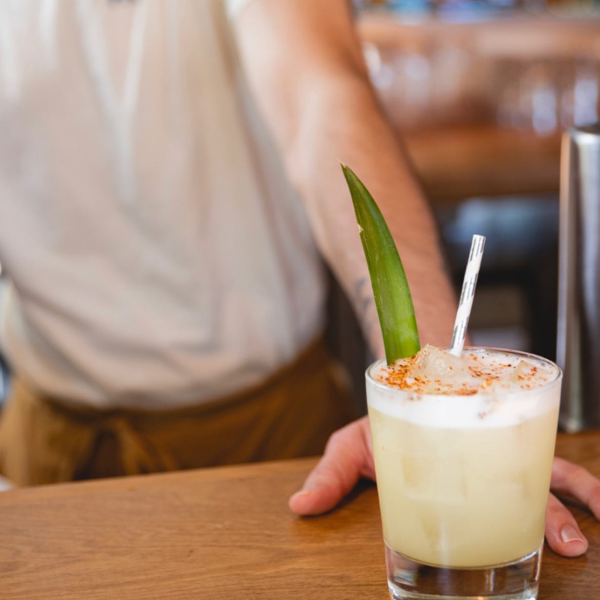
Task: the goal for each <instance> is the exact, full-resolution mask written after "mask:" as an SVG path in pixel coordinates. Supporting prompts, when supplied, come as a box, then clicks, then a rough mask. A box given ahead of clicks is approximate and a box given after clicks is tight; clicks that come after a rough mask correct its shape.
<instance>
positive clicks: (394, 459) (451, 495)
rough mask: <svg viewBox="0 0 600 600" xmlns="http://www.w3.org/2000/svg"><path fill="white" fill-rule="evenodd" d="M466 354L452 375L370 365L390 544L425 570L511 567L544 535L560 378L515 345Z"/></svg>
mask: <svg viewBox="0 0 600 600" xmlns="http://www.w3.org/2000/svg"><path fill="white" fill-rule="evenodd" d="M437 352H439V351H437ZM434 358H435V360H437V358H438V357H437V355H436V356H435V357H434ZM464 358H465V359H466V360H465V361H464V365H462V366H461V365H460V364H459V363H455V362H452V360H453V359H452V360H451V363H452V364H451V365H450V367H451V368H450V369H449V370H448V371H447V374H449V375H450V377H449V379H442V378H441V377H442V376H443V374H444V373H443V372H442V373H441V375H440V374H439V373H438V372H437V371H434V373H435V375H434V378H429V379H428V378H427V376H426V375H427V370H426V369H425V370H423V369H422V368H421V369H419V368H417V370H416V371H415V372H414V373H416V375H415V376H414V377H409V378H408V379H405V382H404V384H402V383H398V382H400V381H401V380H402V376H403V374H402V373H401V371H402V369H401V368H400V369H398V370H397V377H396V379H395V380H394V377H393V376H392V377H390V376H389V372H390V369H389V368H388V367H386V366H385V363H376V364H375V365H373V366H372V367H371V369H370V370H369V372H368V375H367V395H368V404H369V418H370V422H371V431H372V434H373V450H374V455H375V466H376V472H377V486H378V492H379V501H380V506H381V515H382V523H383V533H384V539H385V542H386V545H387V546H388V547H389V548H390V549H391V550H393V551H394V552H397V553H399V554H401V555H403V556H404V557H407V558H409V559H411V560H414V561H418V562H419V563H424V564H428V565H434V566H442V567H450V568H475V567H490V566H495V565H503V564H507V563H511V562H513V561H518V560H520V559H522V558H523V557H526V556H528V555H531V554H532V553H535V552H536V551H538V550H539V548H540V546H541V544H542V542H543V536H544V519H545V510H546V503H547V498H548V490H549V486H550V475H551V467H552V458H553V453H554V444H555V439H556V427H557V419H558V407H559V400H560V379H561V374H560V370H559V369H558V367H556V365H554V364H553V363H551V362H550V361H546V360H544V359H540V358H538V357H534V356H530V355H522V354H518V353H512V352H506V351H500V352H488V351H485V350H482V349H478V350H469V351H467V352H466V353H465V354H464ZM411 360H412V359H411ZM486 363H488V364H487V366H488V367H490V369H488V370H487V371H486ZM452 365H454V366H453V367H452ZM457 365H458V366H457ZM465 365H466V366H465ZM434 366H435V365H434ZM417 367H418V365H417ZM443 368H444V367H442V371H443ZM456 371H461V372H460V373H457V372H456ZM414 373H413V374H414ZM419 374H420V375H421V376H419ZM437 375H440V378H438V377H437ZM478 376H479V377H478ZM415 377H416V379H415ZM452 392H455V393H452Z"/></svg>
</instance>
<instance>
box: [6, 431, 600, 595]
mask: <svg viewBox="0 0 600 600" xmlns="http://www.w3.org/2000/svg"><path fill="white" fill-rule="evenodd" d="M557 454H559V455H560V456H564V457H565V458H568V459H571V460H574V461H577V462H579V463H581V464H584V465H585V466H586V467H588V468H589V469H590V470H591V471H592V472H593V473H595V474H596V475H600V433H598V432H593V433H585V434H578V435H572V436H565V435H561V436H559V442H558V449H557ZM314 462H315V461H314V459H308V460H299V461H288V462H279V463H266V464H257V465H249V466H239V467H237V466H236V467H226V468H219V469H206V470H202V471H187V472H180V473H173V474H166V475H151V476H146V477H135V478H127V479H111V480H103V481H96V482H86V483H74V484H66V485H56V486H45V487H38V488H29V489H20V490H15V491H9V492H5V493H1V494H0V540H1V541H0V598H1V599H2V600H17V599H28V600H29V599H38V598H39V599H52V600H63V599H73V600H75V599H77V600H80V599H86V600H93V599H105V598H106V599H109V598H110V599H118V600H149V599H161V600H162V599H168V600H178V599H181V600H183V599H185V600H189V599H203V600H204V599H206V600H221V599H222V600H225V599H227V600H230V599H231V598H250V599H253V600H269V599H278V600H280V599H283V598H285V599H286V600H296V599H298V600H299V599H310V600H319V599H323V600H338V599H339V600H342V599H343V600H348V599H349V598H361V599H364V600H369V599H379V600H383V599H385V598H387V587H386V582H385V568H384V557H383V544H382V538H381V526H380V521H379V512H378V506H377V492H376V489H375V487H374V486H372V485H370V484H364V485H362V486H360V487H359V489H357V490H356V491H355V493H354V494H353V495H352V497H351V498H349V499H348V500H347V501H345V502H344V503H343V505H342V506H341V507H340V508H338V509H337V510H335V511H333V512H331V513H330V514H328V515H324V516H321V517H314V518H308V519H301V518H297V517H295V516H294V515H292V514H291V513H290V512H289V509H288V508H287V499H288V497H289V495H290V494H292V493H293V492H294V491H296V490H297V489H298V488H299V486H300V485H301V483H302V481H303V480H304V477H305V476H306V474H307V473H308V471H309V469H310V467H311V466H312V465H313V464H314ZM573 510H574V512H575V514H576V517H577V519H578V521H579V523H580V525H581V527H582V529H583V531H584V533H585V534H586V536H587V537H588V539H589V540H590V549H589V550H588V553H587V555H586V556H584V557H581V558H577V559H565V558H560V557H558V556H556V555H555V554H554V553H553V552H552V551H551V550H549V549H548V548H546V550H545V552H544V560H543V572H542V585H541V591H540V596H539V598H540V600H559V599H560V600H565V599H568V600H590V599H593V598H600V524H599V523H597V522H596V521H595V520H594V519H593V517H592V516H591V515H590V514H588V513H587V512H585V511H583V510H581V509H578V508H574V509H573Z"/></svg>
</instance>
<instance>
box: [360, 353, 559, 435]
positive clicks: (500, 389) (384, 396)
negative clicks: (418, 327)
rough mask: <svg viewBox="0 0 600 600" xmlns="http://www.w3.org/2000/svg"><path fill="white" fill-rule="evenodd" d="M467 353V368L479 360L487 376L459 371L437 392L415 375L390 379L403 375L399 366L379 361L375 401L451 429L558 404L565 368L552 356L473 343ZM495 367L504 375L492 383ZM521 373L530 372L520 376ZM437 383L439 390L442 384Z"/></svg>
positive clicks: (504, 421)
mask: <svg viewBox="0 0 600 600" xmlns="http://www.w3.org/2000/svg"><path fill="white" fill-rule="evenodd" d="M463 357H464V360H465V364H466V367H467V369H469V367H471V368H473V365H476V366H477V369H480V370H481V371H482V372H483V376H482V377H479V378H477V377H476V378H472V377H469V376H467V377H463V376H462V375H459V376H458V377H457V378H456V379H455V380H454V381H451V384H450V385H449V386H448V385H447V384H446V386H445V390H444V392H442V394H440V393H438V394H437V395H436V392H435V391H433V390H431V391H430V392H429V393H423V391H422V389H421V390H419V388H422V387H423V386H422V385H420V382H415V380H414V379H412V378H411V377H410V375H409V376H408V377H407V378H406V380H407V381H408V382H409V383H408V385H404V387H403V388H402V387H401V386H400V385H398V384H397V383H394V381H393V377H392V378H391V379H392V383H389V381H390V374H392V375H393V374H396V375H397V373H398V371H397V370H395V367H393V366H392V367H388V366H387V365H386V364H385V361H380V362H378V363H376V364H375V365H373V366H372V367H371V369H370V371H369V375H370V376H369V377H367V400H368V403H369V406H371V407H373V408H375V409H376V410H378V411H380V412H382V413H384V414H387V415H389V416H392V417H396V418H398V419H401V420H404V421H408V422H411V423H414V424H418V425H423V426H428V427H441V428H447V429H472V428H478V429H479V428H492V427H511V426H514V425H518V424H519V423H523V422H525V421H527V420H529V419H533V418H535V417H537V416H540V415H542V414H544V413H546V412H548V411H550V410H555V409H556V408H557V407H558V405H559V402H560V377H559V375H560V370H559V369H558V367H556V366H555V365H553V364H552V363H551V362H549V361H545V360H542V359H537V358H535V357H532V356H527V357H524V356H522V355H519V354H513V353H510V352H503V351H488V350H485V349H475V350H474V349H469V350H468V351H466V352H465V354H463ZM400 364H402V363H400ZM486 369H487V370H486ZM477 372H478V373H479V371H477ZM490 372H491V373H494V374H499V375H500V377H498V379H497V380H495V381H494V382H493V383H492V384H491V385H486V384H487V383H488V382H489V379H487V378H486V373H487V374H489V373H490ZM520 373H526V374H528V376H527V377H523V376H520V375H519V374H520ZM436 381H437V380H436ZM473 381H478V382H479V387H478V388H477V391H476V392H475V391H474V389H473V388H472V387H471V388H470V391H469V392H467V393H468V394H469V395H465V389H466V388H467V387H468V386H473V385H474V384H473ZM421 383H422V382H421ZM432 385H433V386H434V388H433V389H434V390H435V385H436V384H435V383H433V384H432ZM452 386H454V387H455V390H454V391H455V392H456V393H453V391H452ZM430 387H431V386H430ZM442 387H444V386H442ZM461 391H463V394H460V392H461Z"/></svg>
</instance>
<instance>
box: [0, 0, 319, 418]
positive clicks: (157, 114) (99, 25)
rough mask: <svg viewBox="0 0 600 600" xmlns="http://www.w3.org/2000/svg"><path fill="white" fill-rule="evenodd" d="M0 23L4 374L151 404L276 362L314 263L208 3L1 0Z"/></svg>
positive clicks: (182, 397) (101, 400) (311, 320)
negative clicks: (6, 284) (8, 284)
mask: <svg viewBox="0 0 600 600" xmlns="http://www.w3.org/2000/svg"><path fill="white" fill-rule="evenodd" d="M242 4H243V2H242V3H241V4H240V3H239V2H235V0H233V1H232V2H231V7H232V9H235V8H237V9H240V8H241V5H242ZM234 5H237V6H234ZM0 22H1V23H2V27H1V28H0V48H1V49H2V50H1V55H2V60H0V262H1V263H2V265H3V267H4V270H5V272H6V273H7V275H8V276H9V278H10V279H11V281H12V282H13V286H12V290H11V292H10V293H9V298H8V301H7V303H6V307H5V310H4V314H3V315H2V321H1V327H0V333H1V336H0V339H1V341H2V349H3V351H4V352H5V353H6V355H7V356H8V358H9V361H10V363H11V364H12V366H13V368H14V369H15V370H16V372H17V373H19V374H21V375H22V376H23V377H25V378H26V379H27V380H28V381H30V382H31V383H32V384H34V385H35V386H36V387H37V388H39V389H40V390H42V391H43V392H45V393H47V394H50V395H52V396H55V397H58V398H63V399H65V400H67V401H72V402H83V403H86V404H89V405H93V406H97V407H104V408H109V407H145V408H150V409H153V408H162V407H175V406H184V405H188V404H190V403H196V402H199V401H200V402H203V401H211V400H214V399H217V398H219V397H222V396H225V395H229V394H231V393H234V392H236V391H239V390H241V389H244V388H247V387H249V386H253V385H255V384H258V383H260V382H261V381H263V380H264V379H265V378H267V377H268V376H269V375H270V374H272V373H273V372H274V371H275V370H277V369H278V368H280V367H281V366H283V365H284V364H286V363H288V362H290V361H292V360H293V359H294V358H295V357H296V356H297V354H298V353H299V352H300V351H301V350H302V349H303V348H304V347H305V346H306V345H307V344H308V343H310V341H311V340H312V339H314V338H315V337H316V336H317V335H318V333H319V331H320V330H321V328H322V313H323V300H324V281H323V276H322V271H321V264H320V260H319V257H318V254H317V252H316V249H315V245H314V242H313V240H312V237H311V234H310V230H309V227H308V223H307V219H306V216H305V214H304V212H303V209H302V206H301V204H300V201H299V200H298V198H296V197H295V196H294V194H293V193H292V191H291V190H290V188H289V186H288V184H287V183H286V181H285V179H284V177H283V173H282V169H281V165H280V162H279V160H278V158H277V156H276V154H275V152H274V150H273V147H272V145H271V141H270V140H269V138H268V136H267V135H266V134H265V130H264V129H263V128H262V126H261V124H260V123H259V122H258V120H257V118H256V115H255V111H254V109H253V107H252V105H251V103H249V102H248V99H247V96H246V95H245V94H244V93H243V86H242V85H241V84H240V78H239V76H238V75H239V74H238V72H237V70H236V61H235V53H234V52H233V45H232V44H231V41H230V40H231V38H230V32H229V30H228V27H227V17H226V14H225V7H224V5H223V1H222V0H127V1H116V0H74V1H72V2H39V1H38V0H19V2H2V3H0Z"/></svg>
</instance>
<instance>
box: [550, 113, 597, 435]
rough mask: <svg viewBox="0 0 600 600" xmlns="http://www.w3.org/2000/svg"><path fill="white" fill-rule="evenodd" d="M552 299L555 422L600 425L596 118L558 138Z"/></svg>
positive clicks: (567, 425)
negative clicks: (559, 385)
mask: <svg viewBox="0 0 600 600" xmlns="http://www.w3.org/2000/svg"><path fill="white" fill-rule="evenodd" d="M558 304H559V306H558V345H557V362H558V364H559V365H560V366H561V367H562V368H563V370H564V379H563V390H562V400H561V412H560V425H561V426H562V428H563V429H565V430H567V431H579V430H581V429H587V428H592V427H600V124H596V125H590V126H587V127H578V128H575V129H572V130H571V131H569V132H568V133H566V134H565V135H564V138H563V146H562V164H561V190H560V258H559V298H558Z"/></svg>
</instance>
